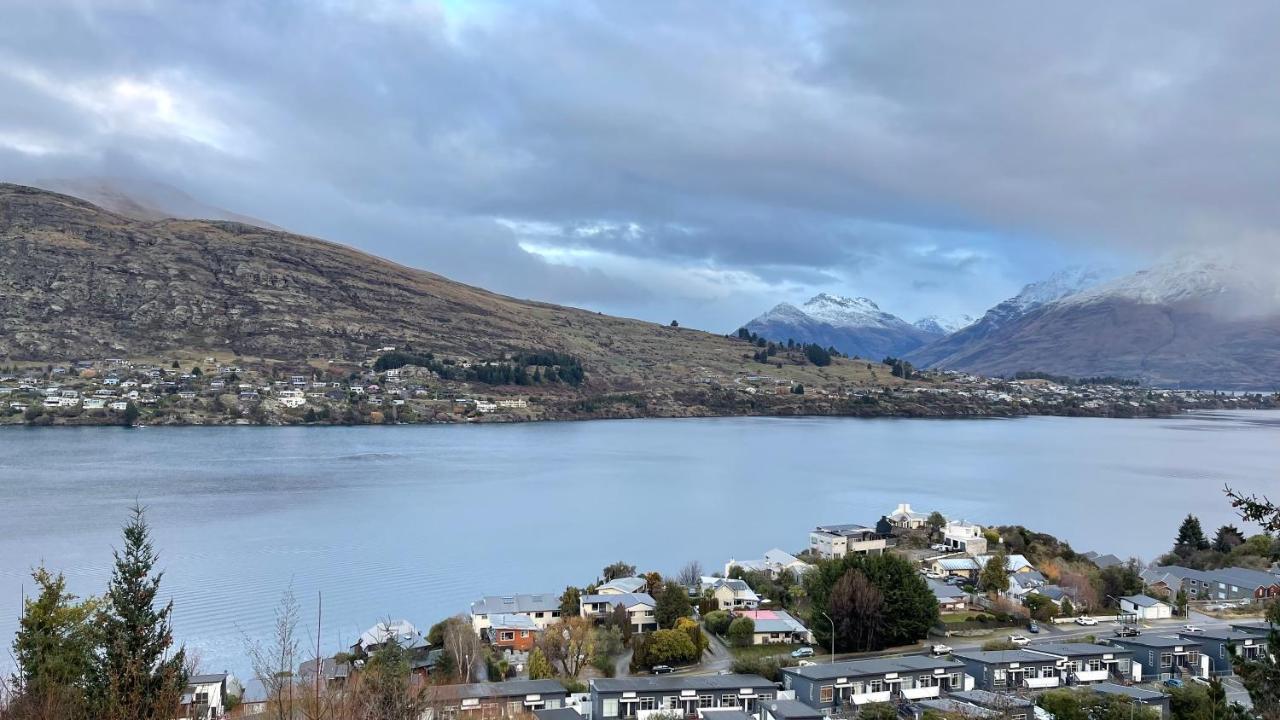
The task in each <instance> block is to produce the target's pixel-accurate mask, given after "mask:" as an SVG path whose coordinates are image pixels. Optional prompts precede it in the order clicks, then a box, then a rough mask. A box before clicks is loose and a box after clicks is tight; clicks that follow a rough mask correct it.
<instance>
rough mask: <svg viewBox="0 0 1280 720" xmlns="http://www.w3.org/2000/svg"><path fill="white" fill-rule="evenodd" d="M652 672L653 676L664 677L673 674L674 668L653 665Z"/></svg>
mask: <svg viewBox="0 0 1280 720" xmlns="http://www.w3.org/2000/svg"><path fill="white" fill-rule="evenodd" d="M652 671H653V674H654V675H666V674H668V673H671V672H674V671H675V668H673V667H671V666H670V665H654V666H653V668H652Z"/></svg>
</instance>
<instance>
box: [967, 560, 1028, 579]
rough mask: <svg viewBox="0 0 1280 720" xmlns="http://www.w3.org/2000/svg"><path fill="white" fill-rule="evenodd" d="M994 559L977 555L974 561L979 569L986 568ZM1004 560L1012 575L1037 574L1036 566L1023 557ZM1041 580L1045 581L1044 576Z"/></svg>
mask: <svg viewBox="0 0 1280 720" xmlns="http://www.w3.org/2000/svg"><path fill="white" fill-rule="evenodd" d="M992 557H994V555H975V556H974V558H973V559H974V561H976V562H977V563H978V567H986V564H987V563H988V562H990V561H991V558H992ZM1004 560H1005V562H1004V567H1005V569H1006V570H1008V571H1009V573H1010V574H1011V575H1016V574H1018V573H1030V572H1036V566H1035V565H1032V564H1031V561H1029V560H1027V559H1026V558H1025V557H1023V556H1022V555H1006V556H1005V558H1004ZM1041 579H1043V576H1041Z"/></svg>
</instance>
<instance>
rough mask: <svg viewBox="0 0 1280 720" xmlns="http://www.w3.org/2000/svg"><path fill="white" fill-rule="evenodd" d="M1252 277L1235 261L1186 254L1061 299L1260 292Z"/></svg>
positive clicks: (1163, 298) (1153, 299)
mask: <svg viewBox="0 0 1280 720" xmlns="http://www.w3.org/2000/svg"><path fill="white" fill-rule="evenodd" d="M1261 290H1262V288H1261V287H1259V286H1258V284H1257V283H1256V282H1254V278H1253V277H1251V276H1250V274H1249V273H1248V272H1247V271H1246V270H1245V269H1244V268H1243V267H1241V266H1240V265H1238V264H1237V263H1235V262H1233V261H1231V260H1228V259H1224V258H1219V257H1213V256H1207V255H1203V254H1188V255H1182V256H1179V257H1176V258H1174V259H1172V260H1169V261H1166V262H1163V263H1160V264H1158V265H1155V266H1153V267H1151V268H1149V269H1147V270H1139V271H1138V272H1135V273H1132V274H1130V275H1125V276H1124V277H1120V278H1116V279H1115V280H1112V281H1110V282H1106V283H1103V284H1101V285H1098V286H1096V287H1093V288H1090V289H1088V290H1086V291H1084V292H1081V293H1078V294H1076V295H1073V296H1071V297H1068V298H1065V299H1064V300H1063V302H1067V303H1071V304H1082V303H1089V302H1096V301H1099V300H1104V299H1107V298H1123V299H1126V300H1132V301H1134V302H1138V303H1142V304H1145V305H1161V304H1168V303H1176V302H1180V301H1184V300H1194V299H1199V298H1209V297H1213V296H1218V295H1223V294H1225V293H1229V292H1249V293H1254V294H1259V295H1261V294H1263V293H1262V292H1261Z"/></svg>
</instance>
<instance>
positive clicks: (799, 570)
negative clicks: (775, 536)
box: [724, 548, 813, 579]
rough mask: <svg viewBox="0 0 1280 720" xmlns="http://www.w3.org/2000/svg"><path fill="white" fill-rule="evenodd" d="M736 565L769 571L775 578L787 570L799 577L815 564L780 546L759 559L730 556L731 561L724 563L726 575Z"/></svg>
mask: <svg viewBox="0 0 1280 720" xmlns="http://www.w3.org/2000/svg"><path fill="white" fill-rule="evenodd" d="M734 567H739V568H742V569H743V570H752V571H755V572H763V573H768V574H769V576H770V577H772V578H775V579H776V578H777V577H778V576H779V575H781V574H782V573H783V572H785V571H791V573H793V574H794V575H796V576H797V577H798V576H800V575H803V574H805V573H806V572H808V571H810V570H812V569H813V566H812V565H810V564H809V563H807V562H805V561H803V560H801V559H800V558H798V557H796V556H795V555H792V554H791V553H789V552H787V551H785V550H779V549H778V548H774V549H772V550H769V551H768V552H766V553H765V554H764V557H763V558H761V559H759V560H734V559H733V558H729V562H727V563H725V564H724V574H725V575H726V576H727V575H729V571H730V569H731V568H734Z"/></svg>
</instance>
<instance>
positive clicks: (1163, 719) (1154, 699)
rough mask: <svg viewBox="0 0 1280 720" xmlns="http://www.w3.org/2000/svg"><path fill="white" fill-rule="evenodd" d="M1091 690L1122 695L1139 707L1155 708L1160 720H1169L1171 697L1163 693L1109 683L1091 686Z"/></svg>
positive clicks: (1104, 693)
mask: <svg viewBox="0 0 1280 720" xmlns="http://www.w3.org/2000/svg"><path fill="white" fill-rule="evenodd" d="M1089 689H1090V690H1092V691H1093V692H1096V693H1102V694H1103V695H1121V696H1124V697H1127V698H1130V699H1131V700H1133V701H1134V702H1136V703H1137V704H1139V705H1145V706H1147V707H1153V708H1155V709H1156V710H1159V711H1160V720H1167V719H1168V717H1169V696H1168V695H1166V694H1164V693H1162V692H1157V691H1155V690H1144V689H1142V688H1136V687H1130V686H1128V685H1117V684H1115V683H1109V682H1104V683H1098V684H1097V685H1090V686H1089Z"/></svg>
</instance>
